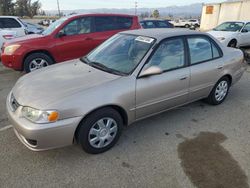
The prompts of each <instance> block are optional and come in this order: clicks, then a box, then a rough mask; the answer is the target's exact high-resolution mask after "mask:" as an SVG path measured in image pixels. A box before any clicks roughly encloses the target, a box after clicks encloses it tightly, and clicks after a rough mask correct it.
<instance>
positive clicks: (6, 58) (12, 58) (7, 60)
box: [1, 52, 23, 71]
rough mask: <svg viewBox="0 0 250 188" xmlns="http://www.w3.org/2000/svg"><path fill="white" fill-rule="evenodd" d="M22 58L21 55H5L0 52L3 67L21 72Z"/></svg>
mask: <svg viewBox="0 0 250 188" xmlns="http://www.w3.org/2000/svg"><path fill="white" fill-rule="evenodd" d="M22 59H23V56H22V55H21V54H14V55H6V54H4V53H3V52H2V54H1V61H2V63H3V65H4V66H6V67H8V68H11V69H14V70H18V71H21V70H22V69H23V65H22Z"/></svg>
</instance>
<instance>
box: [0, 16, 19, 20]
mask: <svg viewBox="0 0 250 188" xmlns="http://www.w3.org/2000/svg"><path fill="white" fill-rule="evenodd" d="M0 18H15V19H17V18H18V17H17V16H0Z"/></svg>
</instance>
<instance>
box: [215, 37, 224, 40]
mask: <svg viewBox="0 0 250 188" xmlns="http://www.w3.org/2000/svg"><path fill="white" fill-rule="evenodd" d="M217 39H218V40H225V39H226V38H225V37H218V38H217Z"/></svg>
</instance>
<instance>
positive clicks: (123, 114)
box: [73, 104, 128, 142]
mask: <svg viewBox="0 0 250 188" xmlns="http://www.w3.org/2000/svg"><path fill="white" fill-rule="evenodd" d="M104 108H113V109H114V110H116V111H117V112H118V113H119V114H120V115H121V117H122V120H123V125H124V126H127V125H128V114H127V112H126V110H125V109H124V108H122V107H121V106H119V105H113V104H112V105H105V106H101V107H98V108H95V109H93V110H91V111H90V112H88V113H87V114H86V115H85V116H84V117H83V118H82V120H81V121H80V123H79V124H78V125H77V128H76V130H75V133H74V140H73V142H74V141H77V132H78V131H79V129H80V125H81V123H82V121H83V120H84V119H85V118H87V117H88V116H89V115H90V114H92V113H93V112H95V111H97V110H101V109H104Z"/></svg>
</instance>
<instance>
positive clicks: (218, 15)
mask: <svg viewBox="0 0 250 188" xmlns="http://www.w3.org/2000/svg"><path fill="white" fill-rule="evenodd" d="M207 6H213V13H212V14H207V13H206V10H207ZM240 20H242V21H243V20H244V21H245V20H249V21H250V0H245V1H237V2H224V3H216V4H205V5H204V6H203V8H202V16H201V28H200V29H201V30H203V31H206V30H210V29H213V28H214V27H216V26H217V25H219V24H221V23H222V22H226V21H240Z"/></svg>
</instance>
